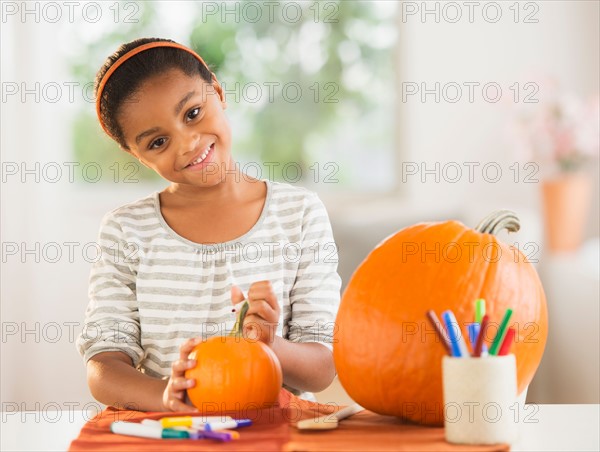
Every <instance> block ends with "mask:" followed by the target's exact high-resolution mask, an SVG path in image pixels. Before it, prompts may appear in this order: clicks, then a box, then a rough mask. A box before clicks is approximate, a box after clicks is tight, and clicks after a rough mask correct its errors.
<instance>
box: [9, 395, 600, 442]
mask: <svg viewBox="0 0 600 452" xmlns="http://www.w3.org/2000/svg"><path fill="white" fill-rule="evenodd" d="M537 407H538V408H539V410H536V409H534V408H533V407H532V406H528V407H527V409H526V410H525V411H524V413H525V414H526V415H529V418H526V416H523V417H522V419H520V422H519V423H520V435H519V436H520V438H519V440H518V442H517V443H515V444H514V445H513V448H512V450H515V451H561V450H562V451H573V450H577V451H598V450H600V405H538V406H537ZM93 414H95V413H87V412H83V411H80V410H73V411H70V412H69V411H49V412H42V413H40V412H34V411H23V412H17V413H7V412H2V427H1V430H0V438H1V443H0V445H1V447H0V449H1V450H2V451H65V450H67V448H68V447H69V444H70V442H71V441H72V440H73V439H74V438H75V437H76V436H77V434H78V433H79V430H80V429H81V427H82V426H83V424H85V422H86V421H87V420H89V418H90V415H93Z"/></svg>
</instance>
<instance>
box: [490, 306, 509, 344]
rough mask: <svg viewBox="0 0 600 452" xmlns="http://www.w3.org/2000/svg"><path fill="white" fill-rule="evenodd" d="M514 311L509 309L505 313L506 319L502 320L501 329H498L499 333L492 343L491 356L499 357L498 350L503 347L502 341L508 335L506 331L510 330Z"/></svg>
mask: <svg viewBox="0 0 600 452" xmlns="http://www.w3.org/2000/svg"><path fill="white" fill-rule="evenodd" d="M512 313H513V310H512V309H510V308H508V309H507V310H506V312H505V313H504V317H503V318H502V322H501V323H500V327H499V328H498V332H497V333H496V337H495V338H494V341H493V342H492V345H491V347H490V355H497V354H498V349H499V348H500V345H502V341H503V340H504V336H505V335H506V330H507V328H508V322H509V321H510V317H511V316H512Z"/></svg>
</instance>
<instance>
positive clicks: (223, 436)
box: [201, 430, 234, 441]
mask: <svg viewBox="0 0 600 452" xmlns="http://www.w3.org/2000/svg"><path fill="white" fill-rule="evenodd" d="M201 435H202V438H208V439H218V440H219V441H231V440H232V439H234V438H233V436H231V434H230V433H227V432H211V431H206V430H204V431H203V432H201Z"/></svg>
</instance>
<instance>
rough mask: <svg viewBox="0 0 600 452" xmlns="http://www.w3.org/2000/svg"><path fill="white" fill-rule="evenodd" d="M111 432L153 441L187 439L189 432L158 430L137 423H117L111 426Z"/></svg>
mask: <svg viewBox="0 0 600 452" xmlns="http://www.w3.org/2000/svg"><path fill="white" fill-rule="evenodd" d="M110 431H111V432H113V433H116V434H118V435H127V436H137V437H139V438H153V439H187V438H189V437H190V434H189V433H188V432H185V431H182V430H173V429H170V428H156V427H155V426H153V425H144V424H140V423H137V422H125V421H115V422H113V423H112V424H110Z"/></svg>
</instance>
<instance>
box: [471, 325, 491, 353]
mask: <svg viewBox="0 0 600 452" xmlns="http://www.w3.org/2000/svg"><path fill="white" fill-rule="evenodd" d="M488 323H490V316H489V315H487V314H486V315H484V316H483V320H482V321H481V327H480V328H479V336H477V341H476V342H475V350H473V356H474V357H475V358H479V357H480V356H481V350H482V349H483V339H484V338H485V333H486V331H487V327H488Z"/></svg>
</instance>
